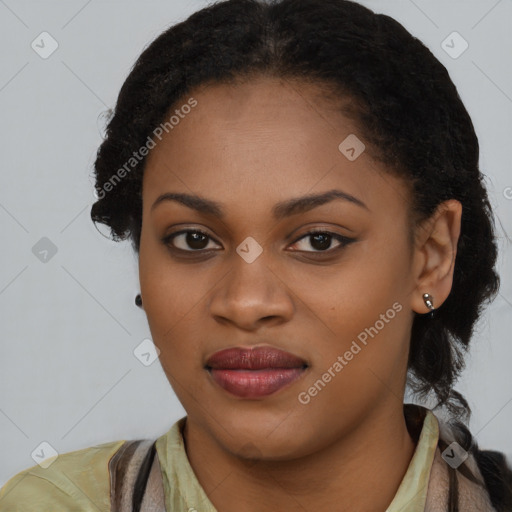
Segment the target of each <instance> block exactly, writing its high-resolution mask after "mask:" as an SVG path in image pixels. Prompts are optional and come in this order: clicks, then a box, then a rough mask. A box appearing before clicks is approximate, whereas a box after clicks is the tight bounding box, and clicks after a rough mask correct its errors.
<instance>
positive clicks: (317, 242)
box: [294, 231, 354, 252]
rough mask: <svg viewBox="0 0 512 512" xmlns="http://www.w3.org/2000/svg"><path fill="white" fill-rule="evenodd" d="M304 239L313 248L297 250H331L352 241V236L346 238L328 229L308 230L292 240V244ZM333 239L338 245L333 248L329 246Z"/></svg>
mask: <svg viewBox="0 0 512 512" xmlns="http://www.w3.org/2000/svg"><path fill="white" fill-rule="evenodd" d="M306 240H308V241H309V245H310V247H312V248H313V251H308V250H307V248H306V249H301V248H299V249H297V250H299V251H305V252H332V251H335V250H337V249H339V248H341V247H344V246H346V245H348V244H350V243H351V242H354V239H353V238H347V237H345V236H342V235H338V234H337V233H331V232H330V231H310V232H309V233H306V234H305V235H303V236H302V237H300V238H299V239H298V240H297V241H296V242H294V245H297V244H299V243H303V241H306ZM333 240H334V241H336V242H338V245H337V246H336V247H334V249H332V248H331V244H332V242H333ZM304 245H306V244H304Z"/></svg>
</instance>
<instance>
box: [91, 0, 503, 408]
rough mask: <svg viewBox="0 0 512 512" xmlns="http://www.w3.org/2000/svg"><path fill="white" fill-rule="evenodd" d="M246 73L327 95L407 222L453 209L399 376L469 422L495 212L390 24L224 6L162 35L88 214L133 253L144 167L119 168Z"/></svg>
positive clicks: (475, 166)
mask: <svg viewBox="0 0 512 512" xmlns="http://www.w3.org/2000/svg"><path fill="white" fill-rule="evenodd" d="M254 76H269V77H277V78H283V79H290V80H292V79H293V80H298V81H299V82H300V81H303V82H308V83H317V84H318V85H327V87H328V88H330V89H329V90H330V91H332V92H334V94H335V96H336V95H337V97H338V99H339V103H340V109H341V110H342V111H343V113H344V114H346V115H347V116H350V117H351V118H352V119H353V120H354V121H355V122H356V123H357V126H358V127H359V131H358V133H360V134H361V136H362V138H363V140H364V143H365V145H366V147H367V148H368V151H369V153H370V155H371V156H372V157H374V158H375V159H376V160H378V161H380V162H381V163H382V164H384V165H385V166H386V167H387V168H388V169H389V172H391V173H393V174H395V175H397V176H399V177H401V178H403V180H404V182H405V183H407V184H408V185H409V186H410V189H411V198H410V213H411V223H412V224H413V225H414V226H419V225H420V224H421V223H422V222H423V221H424V220H426V219H428V218H430V217H431V216H432V214H433V213H434V212H435V211H436V209H437V208H438V207H439V205H441V203H443V202H444V201H446V200H449V199H456V200H458V201H460V203H461V204H462V222H461V232H460V237H459V240H458V245H457V255H456V261H455V269H454V276H453V286H452V290H451V292H450V294H449V296H448V298H447V299H446V301H445V302H444V304H442V306H441V307H440V308H439V309H437V310H436V311H435V314H434V317H433V318H431V317H430V315H420V314H417V315H416V316H415V318H414V321H413V326H412V332H411V344H410V355H409V362H408V369H409V377H410V382H409V383H410V386H411V387H412V389H413V390H414V391H415V392H416V393H417V394H418V395H419V396H420V397H425V396H427V395H429V394H432V396H434V397H435V398H436V401H437V406H438V407H441V406H444V407H446V408H447V409H449V410H450V411H451V412H452V414H453V415H454V416H459V417H461V418H462V417H466V418H468V417H469V414H470V409H469V406H468V404H467V402H466V400H465V399H464V398H463V397H462V396H461V395H460V394H459V393H458V392H456V391H455V390H454V389H453V384H454V382H455V381H456V379H457V377H458V376H459V374H460V372H461V371H462V369H463V367H464V353H465V352H466V350H467V347H468V345H469V342H470V339H471V337H472V334H473V331H474V328H475V324H476V322H477V320H478V318H479V316H480V314H481V312H482V309H483V307H484V305H485V303H488V302H490V301H491V300H492V299H493V298H494V297H495V295H496V293H497V291H498V289H499V277H498V275H497V273H496V271H495V263H496V258H497V247H496V243H495V234H494V230H495V227H494V219H493V213H492V209H491V206H490V203H489V199H488V196H487V192H486V188H485V184H484V176H483V174H482V173H481V172H480V169H479V144H478V139H477V136H476V133H475V129H474V127H473V123H472V121H471V118H470V116H469V114H468V112H467V110H466V108H465V107H464V104H463V102H462V100H461V98H460V96H459V94H458V92H457V89H456V87H455V85H454V83H453V82H452V80H451V79H450V76H449V74H448V71H447V70H446V68H445V67H444V66H443V65H442V64H441V63H440V62H439V61H438V60H437V59H436V58H435V56H434V55H433V54H432V52H431V51H430V50H429V49H428V48H427V47H426V46H425V45H424V44H423V43H422V42H421V41H419V40H418V39H417V38H415V37H414V36H412V35H411V34H410V33H409V32H408V31H407V30H406V29H405V28H404V27H403V26H402V25H401V24H400V23H398V22H397V21H395V20H394V19H393V18H391V17H389V16H386V15H384V14H376V13H374V12H373V11H371V10H370V9H368V8H366V7H364V6H362V5H360V4H357V3H355V2H352V1H349V0H268V1H265V0H227V1H220V2H216V3H214V4H211V5H210V6H208V7H206V8H204V9H202V10H200V11H198V12H196V13H194V14H192V15H191V16H190V17H189V18H188V19H187V20H185V21H183V22H181V23H178V24H176V25H174V26H172V27H170V28H169V29H167V30H165V31H164V32H163V33H162V34H161V35H160V36H158V37H157V38H156V39H155V40H154V41H153V42H152V43H151V44H150V45H149V46H148V47H147V48H145V49H144V51H143V52H142V54H141V55H140V57H139V58H138V60H137V61H136V63H135V64H134V66H133V68H132V70H131V72H130V74H129V76H128V77H127V79H126V80H125V82H124V84H123V86H122V88H121V91H120V93H119V97H118V100H117V103H116V106H115V110H114V112H113V116H112V117H111V119H110V121H109V123H108V126H107V129H106V137H105V140H104V141H103V143H102V144H101V147H100V148H99V150H98V153H97V158H96V162H95V178H96V185H95V187H96V192H97V196H98V200H97V201H96V202H95V203H94V205H93V207H92V210H91V218H92V219H93V221H94V222H99V223H103V224H106V225H108V226H109V227H110V230H111V235H112V237H113V239H114V240H116V241H119V240H125V239H127V238H130V239H131V242H132V244H133V247H134V249H135V251H137V252H138V251H139V246H140V235H141V220H142V197H141V190H142V176H143V172H144V164H145V161H146V159H145V158H141V159H140V161H139V160H137V161H134V162H135V163H134V164H133V165H132V169H128V170H127V168H126V162H128V161H130V159H131V158H132V157H133V154H134V151H136V150H137V149H138V148H141V147H143V146H144V145H145V144H146V142H147V140H148V137H150V136H151V135H152V134H153V131H154V130H155V128H156V127H158V126H160V125H161V124H162V123H164V122H165V121H166V120H167V119H168V116H169V113H170V112H172V109H173V108H175V107H176V106H177V105H178V104H179V102H184V101H185V100H184V98H186V95H187V94H189V93H190V91H191V90H192V89H193V88H194V87H197V86H200V85H205V84H212V83H213V84H215V83H218V84H222V83H236V82H237V81H241V80H247V79H249V78H251V77H254ZM346 100H349V101H348V102H347V101H346ZM343 103H344V104H343ZM342 104H343V105H342ZM340 142H341V141H340ZM123 166H124V170H125V172H123V173H122V178H121V177H120V173H119V172H118V170H120V169H122V168H123ZM116 173H117V175H116Z"/></svg>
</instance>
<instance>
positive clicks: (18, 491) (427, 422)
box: [0, 411, 439, 512]
mask: <svg viewBox="0 0 512 512" xmlns="http://www.w3.org/2000/svg"><path fill="white" fill-rule="evenodd" d="M185 420H186V417H184V418H181V419H180V420H178V421H177V422H176V423H175V424H174V425H173V426H172V427H171V429H170V430H169V431H168V432H167V433H165V434H164V435H162V436H161V437H159V438H158V439H157V442H156V452H157V455H158V460H159V462H160V467H161V469H162V476H163V485H164V490H165V504H166V509H167V511H168V512H189V511H190V510H192V511H193V510H194V509H195V510H197V511H201V512H217V510H216V509H215V507H214V506H213V504H212V503H211V502H210V500H209V499H208V496H207V495H206V493H205V491H204V489H203V488H202V487H201V484H200V483H199V482H198V480H197V478H196V476H195V473H194V471H193V469H192V467H191V466H190V463H189V461H188V458H187V454H186V451H185V445H184V442H183V437H182V428H183V425H184V423H185ZM438 438H439V425H438V421H437V418H436V417H435V415H434V414H433V413H432V412H431V411H427V414H426V416H425V419H424V422H423V427H422V430H421V433H420V437H419V440H418V444H417V446H416V450H415V452H414V455H413V457H412V459H411V462H410V464H409V467H408V469H407V472H406V474H405V476H404V478H403V480H402V482H401V484H400V487H399V488H398V491H397V493H396V494H395V497H394V499H393V501H392V502H391V504H390V505H389V507H388V508H387V510H386V512H423V511H424V509H425V501H426V495H427V488H428V482H429V476H430V469H431V467H432V462H433V460H434V455H435V451H436V448H437V442H438ZM124 442H125V441H124V440H122V441H114V442H111V443H104V444H100V445H97V446H92V447H90V448H85V449H83V450H76V451H73V452H68V453H63V454H60V455H58V457H57V459H56V460H55V461H53V462H52V463H51V465H50V466H49V467H47V468H46V469H44V468H42V467H41V466H39V465H36V466H33V467H31V468H28V469H26V470H24V471H21V472H20V473H18V474H16V475H14V476H13V477H12V478H11V479H10V480H9V481H8V482H7V483H6V484H5V485H4V487H2V489H0V512H18V511H19V512H70V511H71V512H75V511H76V512H109V511H110V477H109V473H108V463H109V461H110V459H111V458H112V456H113V455H114V454H115V453H116V452H117V450H118V449H119V448H120V447H121V446H122V445H123V443H124Z"/></svg>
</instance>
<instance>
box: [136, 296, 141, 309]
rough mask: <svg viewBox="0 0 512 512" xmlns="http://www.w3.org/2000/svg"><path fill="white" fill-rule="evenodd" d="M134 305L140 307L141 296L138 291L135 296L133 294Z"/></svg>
mask: <svg viewBox="0 0 512 512" xmlns="http://www.w3.org/2000/svg"><path fill="white" fill-rule="evenodd" d="M135 305H136V306H138V307H139V308H141V307H142V296H141V294H140V293H138V294H137V295H136V296H135Z"/></svg>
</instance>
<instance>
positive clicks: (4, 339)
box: [0, 0, 512, 485]
mask: <svg viewBox="0 0 512 512" xmlns="http://www.w3.org/2000/svg"><path fill="white" fill-rule="evenodd" d="M361 3H362V4H364V5H366V6H367V7H370V8H371V9H373V10H375V11H377V12H381V13H386V14H388V15H390V16H392V17H393V18H395V19H396V20H398V21H399V22H400V23H402V24H403V25H404V26H405V27H406V28H407V29H408V30H409V31H410V32H411V33H412V34H413V35H415V36H416V37H418V38H419V39H420V40H422V41H423V42H424V43H425V44H426V45H427V46H428V47H429V48H430V49H431V50H432V52H433V53H434V54H435V55H436V56H437V57H438V58H439V59H440V61H441V62H442V63H443V64H444V65H445V66H446V67H447V68H448V70H449V73H450V76H451V77H452V79H453V81H454V82H455V84H456V86H457V88H458V90H459V93H460V95H461V97H462V99H463V101H464V103H465V105H466V107H467V109H468V111H469V113H470V115H471V116H472V119H473V122H474V125H475V128H476V131H477V134H478V136H479V140H480V148H481V162H480V165H481V169H482V171H483V172H484V174H485V175H486V176H487V178H486V181H487V185H488V189H489V194H490V198H491V202H492V204H493V206H494V208H495V211H496V216H497V226H498V236H499V246H500V251H501V252H500V262H499V268H500V272H501V277H502V287H501V291H500V295H499V296H498V297H497V299H496V300H495V302H494V303H493V304H492V305H491V306H490V307H489V308H488V310H487V312H486V314H485V316H484V317H483V319H482V321H481V322H480V324H479V327H478V332H477V333H476V335H475V338H474V341H473V346H472V349H471V353H470V356H469V357H468V359H467V361H468V365H467V369H466V371H465V372H464V374H463V376H462V378H461V380H460V382H459V384H458V386H457V389H458V390H459V391H461V392H463V393H464V394H465V395H466V397H467V398H468V399H469V402H470V405H471V407H472V409H473V418H472V421H471V423H470V427H471V430H472V432H473V434H474V435H475V436H476V438H477V440H478V442H479V444H480V446H481V447H483V448H495V449H499V450H501V451H504V452H505V453H506V454H508V456H511V455H512V437H511V436H510V431H511V428H510V427H511V424H512V378H511V362H512V345H511V343H510V342H511V336H510V332H511V330H512V259H511V248H510V237H509V238H508V239H507V233H508V235H510V234H511V233H512V188H511V187H512V171H511V169H512V167H511V164H512V162H511V156H510V155H511V152H510V149H511V142H512V141H511V134H512V66H511V60H512V32H511V30H510V27H511V22H512V3H511V2H509V1H506V0H501V1H497V0H478V1H475V0H473V1H469V0H457V1H455V0H451V1H447V0H414V1H412V0H373V1H372V0H365V1H362V2H361ZM206 5H207V2H205V1H202V0H184V1H183V0H180V1H175V0H166V1H158V0H137V1H133V0H130V1H129V0H115V1H114V0H110V1H107V0H89V1H86V0H67V1H55V0H54V1H50V0H37V1H28V0H16V1H15V0H0V43H1V47H0V52H1V66H0V111H1V152H0V162H1V173H0V180H1V181H0V225H1V248H2V250H1V251H0V269H1V270H0V314H1V322H0V336H1V343H2V345H1V347H2V350H1V357H0V433H1V436H0V460H1V464H0V485H2V484H3V483H5V482H6V481H7V479H8V478H9V477H11V476H13V475H14V474H15V473H17V472H18V471H20V470H22V469H25V468H27V467H29V466H33V465H34V464H35V461H34V459H33V458H32V457H31V454H33V453H34V451H35V450H37V449H40V448H39V447H40V446H41V443H42V442H46V443H49V444H50V445H51V446H53V447H54V448H55V449H56V450H57V452H58V453H64V452H67V451H72V450H77V449H81V448H85V447H88V446H92V445H95V444H100V443H104V442H109V441H113V440H119V439H134V438H139V437H145V438H150V437H153V438H154V437H157V436H159V435H162V434H163V433H164V432H166V431H167V430H168V429H169V428H170V426H171V425H172V423H174V422H175V421H176V420H177V419H179V418H180V417H182V416H184V414H185V413H184V410H183V408H182V407H181V405H180V403H179V402H178V400H177V399H176V397H175V395H174V393H173V391H172V389H171V387H170V385H169V384H168V382H167V379H166V377H165V375H164V373H163V370H162V368H161V366H160V364H159V361H158V359H157V360H156V361H155V362H154V363H153V364H151V365H150V366H145V365H144V364H142V363H141V361H140V360H139V359H137V357H135V355H134V350H135V349H136V347H137V346H139V345H140V343H141V342H142V341H143V340H144V339H147V338H150V332H149V328H148V325H147V322H146V318H145V316H144V313H143V311H142V310H140V309H138V308H137V307H136V306H135V305H134V296H135V295H136V293H137V292H138V277H137V260H136V258H135V255H134V253H133V252H132V249H131V246H130V244H129V243H128V242H122V243H115V242H112V241H110V240H108V239H107V238H105V237H104V236H102V235H101V234H100V233H99V232H98V231H97V230H96V229H95V227H94V225H93V224H92V221H91V220H90V216H89V214H90V208H91V205H92V203H93V202H94V200H95V198H94V195H93V179H92V165H93V162H94V158H95V154H96V150H97V148H98V146H99V144H100V143H101V140H102V138H101V130H102V127H103V124H102V120H101V119H102V113H104V112H105V111H106V110H107V109H108V108H110V107H113V106H114V104H115V100H116V98H117V94H118V92H119V89H120V87H121V85H122V83H123V81H124V79H125V78H126V76H127V74H128V72H129V70H130V68H131V66H132V65H133V64H134V62H135V60H136V58H137V57H138V56H139V54H140V53H141V51H142V49H143V48H144V47H145V46H146V45H147V44H149V43H150V42H151V41H152V40H153V39H154V38H155V37H156V36H157V35H158V34H160V33H161V32H162V31H163V30H164V29H165V28H167V27H168V26H170V25H172V24H175V23H176V22H179V21H182V20H184V19H185V18H186V17H188V16H189V15H190V14H191V13H192V12H194V11H196V10H198V9H200V8H202V7H205V6H206ZM42 32H47V33H48V34H49V36H48V35H43V36H41V35H40V34H41V33H42ZM453 32H457V33H458V34H459V35H460V37H459V36H458V35H453ZM50 37H51V39H50ZM41 38H45V39H44V40H45V43H44V45H43V44H42V43H40V40H41ZM447 38H448V39H447ZM454 38H455V39H454ZM53 40H54V41H56V43H54V42H53ZM33 41H35V43H34V45H33ZM38 41H39V43H38ZM443 41H445V42H444V43H443ZM452 41H453V42H452ZM464 41H466V42H467V44H468V48H467V49H466V50H465V51H464V52H463V53H462V54H461V55H458V56H456V54H457V53H459V52H460V51H461V50H462V49H463V48H464V46H465V44H466V43H464ZM37 44H39V48H38V47H37V46H36V45H37ZM51 44H54V45H55V44H58V48H57V49H56V51H54V53H52V54H51V55H50V56H49V57H47V58H42V56H41V52H42V50H43V48H41V47H42V46H44V47H45V49H46V50H45V51H49V50H51ZM33 46H35V47H36V48H38V49H37V51H36V50H35V49H33ZM450 53H451V54H450ZM455 56H456V58H455ZM104 232H105V233H106V232H107V231H106V230H104ZM44 251H47V252H46V253H44ZM42 259H43V260H44V259H46V261H42Z"/></svg>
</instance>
